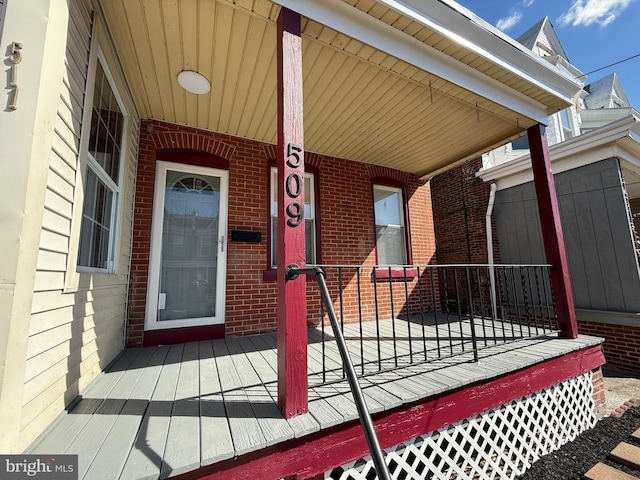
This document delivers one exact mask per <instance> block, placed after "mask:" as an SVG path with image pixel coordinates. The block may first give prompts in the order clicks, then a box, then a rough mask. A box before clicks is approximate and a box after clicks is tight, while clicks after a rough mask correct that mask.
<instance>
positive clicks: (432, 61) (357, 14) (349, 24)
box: [274, 0, 580, 124]
mask: <svg viewBox="0 0 640 480" xmlns="http://www.w3.org/2000/svg"><path fill="white" fill-rule="evenodd" d="M383 1H384V4H385V5H387V6H389V8H392V7H391V6H392V4H393V8H394V9H396V10H398V11H400V10H402V12H403V14H404V15H408V14H410V13H411V14H412V19H413V20H416V21H417V19H420V23H422V24H423V25H425V26H427V27H428V28H436V29H437V30H438V31H439V33H440V34H444V33H445V32H446V34H447V36H448V37H449V38H452V39H455V41H460V42H464V43H465V44H466V45H468V46H473V47H474V48H475V49H476V50H479V51H483V52H484V58H485V59H487V60H490V61H493V62H498V61H499V62H498V63H496V66H498V67H500V68H503V69H507V70H509V72H510V73H513V74H518V75H520V76H527V75H528V74H526V72H525V71H522V70H518V69H516V68H515V67H513V66H510V65H509V63H508V62H506V61H503V60H500V56H499V55H497V54H494V53H491V52H489V51H487V50H486V49H483V48H480V46H479V45H475V44H474V42H473V41H472V40H469V39H465V38H463V37H461V36H460V35H458V34H457V33H455V32H453V31H452V30H451V29H449V28H446V27H443V26H442V25H439V24H438V23H437V22H434V21H433V20H431V19H430V18H428V17H427V16H426V15H425V14H419V13H418V12H416V11H413V10H412V9H410V8H409V7H408V6H407V5H405V4H403V3H400V2H398V1H391V0H383ZM274 3H277V4H278V5H281V6H282V7H285V8H288V9H290V10H293V11H295V12H298V13H300V14H301V15H303V16H305V17H307V18H310V19H312V20H314V21H317V22H319V23H321V24H323V25H325V26H327V27H329V28H332V29H334V30H336V31H339V32H343V33H344V34H346V35H348V36H350V37H352V38H354V39H356V40H359V41H361V42H363V43H365V44H368V45H370V46H372V47H374V48H376V49H378V50H381V51H383V52H385V53H387V54H389V55H392V56H394V57H396V58H398V59H400V60H403V61H406V62H407V63H410V64H411V65H414V66H416V67H418V68H420V69H422V70H424V71H427V72H430V73H432V74H434V75H437V76H438V77H440V78H442V79H444V80H446V81H449V82H451V83H454V84H456V85H459V86H460V87H463V88H465V89H467V90H469V91H471V92H475V93H477V94H478V95H481V96H482V97H484V98H487V99H488V100H491V101H493V102H495V103H497V104H499V105H503V106H505V107H507V108H509V109H511V110H513V111H515V112H518V113H519V114H521V115H523V116H525V117H527V118H530V119H532V120H535V121H536V122H539V123H543V124H546V123H547V115H548V112H547V108H546V106H545V105H543V104H541V103H540V102H537V101H535V100H533V99H531V98H529V97H528V96H526V95H524V94H522V93H520V92H517V91H515V90H513V89H511V88H509V87H507V86H506V85H504V84H503V83H501V82H499V81H498V80H495V79H493V78H491V77H489V76H487V75H485V74H483V73H481V72H479V71H478V70H476V69H475V68H473V67H470V66H468V65H466V64H464V63H462V62H460V61H458V60H456V59H454V58H452V57H450V56H449V55H447V54H445V53H443V52H441V51H439V50H437V49H435V48H433V47H431V46H430V45H427V44H425V43H423V42H421V41H419V40H418V39H416V38H413V37H411V36H410V35H407V34H406V33H404V32H402V31H400V30H398V29H396V28H394V27H392V26H391V25H388V24H386V23H384V22H381V21H379V20H377V19H376V18H374V17H372V16H370V15H368V14H366V13H365V12H363V11H360V10H358V9H356V8H354V7H352V6H351V5H349V4H347V3H344V2H342V1H340V0H274ZM438 7H440V8H441V9H442V8H446V9H447V10H448V11H449V16H450V17H451V18H449V19H448V21H449V23H451V22H452V21H453V20H456V21H457V22H463V23H464V29H463V31H467V30H469V31H470V32H469V34H468V35H466V37H473V36H474V35H476V36H481V35H480V33H481V32H484V34H485V35H487V32H486V31H485V29H484V28H482V27H480V26H479V25H477V24H474V23H473V22H471V21H469V19H468V18H466V17H464V16H463V15H462V14H461V13H460V12H458V11H456V10H452V9H449V8H448V7H446V6H443V5H441V4H440V3H439V2H438V0H425V1H424V2H423V5H422V6H421V9H422V10H425V11H426V10H429V11H430V9H431V8H434V9H436V10H437V8H438ZM413 17H415V18H413ZM454 23H455V22H454ZM476 30H477V32H476ZM472 33H473V35H472ZM491 35H493V33H491ZM496 41H499V42H503V43H504V40H503V39H501V38H498V37H496V38H495V39H494V42H493V43H495V42H496ZM509 48H510V49H511V50H512V56H513V57H514V58H518V56H520V57H523V58H527V59H528V61H530V63H531V65H530V67H531V68H534V66H535V68H536V69H537V70H538V72H537V73H539V74H540V77H544V81H542V80H537V79H535V78H534V77H532V76H530V75H528V78H529V81H530V82H531V83H532V86H535V87H543V88H544V89H545V90H546V91H548V92H550V93H552V94H553V95H554V96H555V97H557V98H559V99H561V100H562V101H563V102H565V103H567V104H570V103H571V101H572V96H573V95H574V94H575V93H576V92H577V91H578V90H579V89H580V86H579V84H578V83H576V82H572V81H571V80H570V79H569V78H568V77H566V76H564V75H562V74H561V73H560V72H559V71H557V70H555V69H553V67H551V66H549V65H545V64H543V63H541V62H540V61H537V60H535V59H534V58H533V54H530V55H528V54H527V53H526V52H523V51H519V50H516V49H515V48H513V46H512V45H509ZM474 53H478V52H474ZM551 80H553V83H559V84H563V86H564V87H565V88H564V89H560V88H559V87H558V86H555V85H552V82H551Z"/></svg>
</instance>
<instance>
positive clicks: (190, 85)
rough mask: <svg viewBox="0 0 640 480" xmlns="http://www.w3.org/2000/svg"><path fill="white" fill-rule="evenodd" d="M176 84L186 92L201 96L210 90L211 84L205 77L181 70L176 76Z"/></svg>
mask: <svg viewBox="0 0 640 480" xmlns="http://www.w3.org/2000/svg"><path fill="white" fill-rule="evenodd" d="M178 83H179V84H180V86H181V87H182V88H184V89H185V90H186V91H187V92H191V93H196V94H198V95H202V94H203V93H208V92H209V90H211V84H210V83H209V80H207V77H205V76H204V75H202V74H201V73H198V72H194V71H193V70H183V71H181V72H180V73H179V74H178Z"/></svg>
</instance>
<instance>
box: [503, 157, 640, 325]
mask: <svg viewBox="0 0 640 480" xmlns="http://www.w3.org/2000/svg"><path fill="white" fill-rule="evenodd" d="M554 178H555V181H556V190H557V193H558V203H559V206H560V217H561V220H562V229H563V232H564V240H565V245H566V248H567V257H568V262H569V271H570V276H571V284H572V287H573V294H574V300H575V306H576V308H580V309H588V310H605V311H622V312H634V313H635V312H640V268H639V266H638V257H637V255H636V250H635V247H634V243H633V237H632V229H631V227H630V221H631V219H630V218H629V211H630V210H629V207H628V205H627V200H626V195H625V191H624V187H623V183H622V177H621V172H620V165H619V162H618V159H616V158H611V159H607V160H603V161H600V162H597V163H594V164H591V165H586V166H583V167H580V168H576V169H573V170H569V171H567V172H563V173H559V174H557V175H555V176H554ZM494 213H495V218H496V226H497V230H498V241H499V245H500V257H501V260H502V262H503V263H518V264H528V263H545V255H544V250H543V244H542V234H541V229H540V221H539V218H538V207H537V202H536V196H535V190H534V186H533V182H530V183H527V184H524V185H518V186H517V187H512V188H508V189H505V190H501V191H499V192H497V194H496V203H495V208H494Z"/></svg>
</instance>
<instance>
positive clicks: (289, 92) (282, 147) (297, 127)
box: [254, 8, 309, 478]
mask: <svg viewBox="0 0 640 480" xmlns="http://www.w3.org/2000/svg"><path fill="white" fill-rule="evenodd" d="M277 29H278V30H277V31H278V36H277V57H278V58H277V72H278V82H277V85H278V87H277V103H278V146H277V150H276V157H277V164H278V218H280V221H279V222H278V262H277V265H278V274H277V275H278V276H277V280H278V306H277V312H278V408H279V409H280V411H281V412H282V415H283V416H284V417H285V418H291V417H293V416H295V415H299V414H301V413H306V412H307V411H308V410H309V399H308V395H309V392H308V379H307V282H306V278H305V276H304V275H301V276H299V277H298V278H296V279H295V280H287V279H286V277H285V268H286V266H287V265H291V264H296V265H298V266H300V267H304V265H305V253H304V250H305V226H304V197H303V196H302V195H304V181H302V185H299V186H300V192H298V194H297V195H298V196H297V197H295V198H292V197H291V193H289V194H286V190H287V181H288V180H289V179H293V178H299V177H296V175H303V174H304V133H303V125H302V117H303V114H302V103H303V96H302V37H301V29H302V27H301V18H300V14H299V13H296V12H293V11H291V10H289V9H286V8H282V9H281V10H280V15H279V16H278V27H277ZM292 146H293V147H295V148H296V149H295V150H294V149H292V148H291V147H292ZM296 152H298V157H296V155H295V154H296ZM296 158H297V160H296ZM301 196H302V198H300V197H301ZM295 201H298V202H300V201H301V202H302V204H303V205H302V212H301V213H302V215H303V221H301V222H299V223H298V224H297V225H295V224H291V225H290V224H289V222H288V221H285V218H286V217H287V215H286V211H287V208H288V207H289V206H290V205H292V204H293V202H295ZM254 474H255V472H254ZM254 478H255V477H254Z"/></svg>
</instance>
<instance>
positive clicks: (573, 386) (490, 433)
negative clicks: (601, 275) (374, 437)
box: [325, 372, 596, 480]
mask: <svg viewBox="0 0 640 480" xmlns="http://www.w3.org/2000/svg"><path fill="white" fill-rule="evenodd" d="M594 410H595V408H594V401H593V384H592V382H591V372H588V373H585V374H583V375H580V376H579V377H575V378H571V379H569V380H567V381H565V382H563V383H561V384H559V385H554V386H553V387H550V388H547V389H544V390H541V391H539V392H535V393H532V394H530V395H527V396H526V397H523V398H520V399H518V400H514V401H513V402H511V403H509V404H507V405H502V406H500V407H497V408H494V409H491V410H488V411H486V412H483V413H481V414H479V415H477V416H475V417H473V418H469V419H466V420H463V421H461V422H458V423H455V424H453V425H449V426H447V427H445V428H442V429H440V430H437V431H435V432H432V433H429V434H427V435H423V436H420V437H418V438H415V439H413V440H410V441H408V442H405V443H401V444H400V445H396V446H395V447H392V448H389V449H387V450H386V452H385V453H386V460H387V464H388V465H389V470H390V471H391V475H392V477H393V478H394V479H399V480H409V479H411V480H413V479H415V480H418V479H419V480H425V479H438V480H445V479H447V480H448V479H456V480H459V479H483V480H484V479H498V478H499V479H512V478H514V477H516V476H517V475H520V474H522V473H524V471H525V470H526V469H527V468H529V467H530V466H531V464H532V463H533V462H535V461H536V460H538V459H539V458H540V457H541V456H543V455H546V454H547V453H549V452H552V451H554V450H557V449H558V448H560V447H561V446H562V445H564V444H565V443H567V442H570V441H571V440H573V439H574V438H575V437H576V436H577V435H578V434H580V433H582V432H583V431H585V430H588V429H590V428H592V427H593V426H594V425H595V424H596V415H595V411H594ZM325 478H330V479H334V480H373V479H374V478H376V474H375V470H374V468H373V463H372V462H371V459H370V457H367V458H364V459H360V460H357V461H355V462H352V463H350V464H347V465H343V466H342V467H338V468H335V469H333V470H332V471H330V472H326V473H325Z"/></svg>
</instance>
